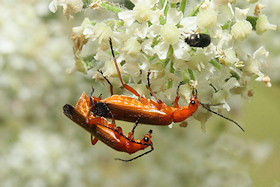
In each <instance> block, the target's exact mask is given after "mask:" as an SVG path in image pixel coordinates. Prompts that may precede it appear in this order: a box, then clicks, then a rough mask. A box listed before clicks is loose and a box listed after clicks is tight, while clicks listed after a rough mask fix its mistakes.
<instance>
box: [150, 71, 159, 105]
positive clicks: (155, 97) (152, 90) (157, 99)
mask: <svg viewBox="0 0 280 187" xmlns="http://www.w3.org/2000/svg"><path fill="white" fill-rule="evenodd" d="M150 74H151V72H150V71H148V74H147V80H148V89H149V90H150V92H151V94H152V95H153V96H154V98H155V99H156V101H157V103H158V104H161V103H162V101H161V100H160V99H158V98H157V97H156V95H155V93H154V92H153V90H152V89H151V84H150Z"/></svg>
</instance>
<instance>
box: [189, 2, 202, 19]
mask: <svg viewBox="0 0 280 187" xmlns="http://www.w3.org/2000/svg"><path fill="white" fill-rule="evenodd" d="M203 3H204V0H203V1H201V2H200V3H199V4H198V5H197V6H196V8H194V9H193V10H192V11H191V12H190V13H189V14H187V16H196V15H197V13H198V12H199V7H200V6H201V5H202V4H203Z"/></svg>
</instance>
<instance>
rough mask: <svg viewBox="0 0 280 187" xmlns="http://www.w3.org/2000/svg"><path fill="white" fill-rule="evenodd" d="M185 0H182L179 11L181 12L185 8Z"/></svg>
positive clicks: (183, 11)
mask: <svg viewBox="0 0 280 187" xmlns="http://www.w3.org/2000/svg"><path fill="white" fill-rule="evenodd" d="M186 4H187V0H182V2H181V4H180V7H179V11H181V12H182V13H183V14H184V13H185V8H186Z"/></svg>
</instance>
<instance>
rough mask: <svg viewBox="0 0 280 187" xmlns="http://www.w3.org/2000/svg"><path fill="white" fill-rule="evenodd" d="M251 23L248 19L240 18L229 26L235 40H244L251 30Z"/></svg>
mask: <svg viewBox="0 0 280 187" xmlns="http://www.w3.org/2000/svg"><path fill="white" fill-rule="evenodd" d="M252 29H253V27H252V25H251V23H250V22H249V21H246V20H242V21H239V22H237V23H235V24H234V25H233V26H232V28H231V34H232V35H233V37H234V38H235V39H236V40H244V39H246V38H247V37H248V36H249V34H251V32H252Z"/></svg>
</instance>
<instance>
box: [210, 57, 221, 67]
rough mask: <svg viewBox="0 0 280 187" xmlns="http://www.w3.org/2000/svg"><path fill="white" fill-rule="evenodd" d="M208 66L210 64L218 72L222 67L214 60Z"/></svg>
mask: <svg viewBox="0 0 280 187" xmlns="http://www.w3.org/2000/svg"><path fill="white" fill-rule="evenodd" d="M210 64H212V65H213V66H214V67H215V68H217V69H218V70H221V67H222V65H221V64H220V63H219V62H218V61H217V60H216V59H212V60H210Z"/></svg>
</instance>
